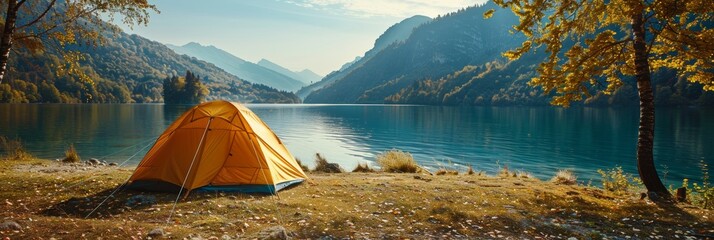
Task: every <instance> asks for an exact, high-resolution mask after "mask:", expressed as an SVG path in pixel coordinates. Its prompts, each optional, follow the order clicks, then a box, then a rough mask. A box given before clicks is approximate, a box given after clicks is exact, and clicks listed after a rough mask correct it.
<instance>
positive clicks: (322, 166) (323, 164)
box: [315, 153, 345, 173]
mask: <svg viewBox="0 0 714 240" xmlns="http://www.w3.org/2000/svg"><path fill="white" fill-rule="evenodd" d="M315 172H325V173H342V172H345V171H344V170H342V168H341V167H340V165H338V164H337V163H330V162H327V159H325V157H323V156H322V155H320V154H319V153H316V154H315Z"/></svg>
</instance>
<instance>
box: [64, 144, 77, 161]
mask: <svg viewBox="0 0 714 240" xmlns="http://www.w3.org/2000/svg"><path fill="white" fill-rule="evenodd" d="M81 161H82V158H80V157H79V154H78V153H77V149H75V148H74V144H70V145H69V148H68V149H67V151H65V152H64V159H62V162H64V163H78V162H81Z"/></svg>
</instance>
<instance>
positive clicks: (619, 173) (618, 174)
mask: <svg viewBox="0 0 714 240" xmlns="http://www.w3.org/2000/svg"><path fill="white" fill-rule="evenodd" d="M597 172H598V173H599V174H600V176H601V177H602V188H603V189H605V191H609V192H613V193H615V194H620V195H622V194H626V193H627V192H628V191H629V190H630V189H632V188H636V187H638V186H640V185H641V184H642V182H641V180H640V179H639V178H637V177H633V176H632V175H631V174H628V173H625V172H624V171H623V170H622V167H620V166H617V167H615V168H612V169H606V170H602V169H598V170H597Z"/></svg>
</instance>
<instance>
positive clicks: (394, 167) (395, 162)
mask: <svg viewBox="0 0 714 240" xmlns="http://www.w3.org/2000/svg"><path fill="white" fill-rule="evenodd" d="M376 162H377V164H379V166H381V167H382V171H384V172H393V173H415V172H418V171H419V170H420V169H421V167H419V165H417V163H416V162H415V161H414V157H412V155H411V154H410V153H408V152H402V151H400V150H389V151H386V152H384V153H381V154H379V155H377V161H376Z"/></svg>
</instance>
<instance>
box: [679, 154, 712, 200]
mask: <svg viewBox="0 0 714 240" xmlns="http://www.w3.org/2000/svg"><path fill="white" fill-rule="evenodd" d="M699 168H700V169H701V170H702V183H701V184H697V183H692V188H689V180H688V179H684V181H683V183H682V186H683V187H685V188H687V195H689V199H690V201H691V202H692V204H694V205H697V206H700V207H702V208H704V209H714V186H712V185H711V183H709V165H708V164H706V163H705V162H704V160H701V161H700V162H699Z"/></svg>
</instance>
